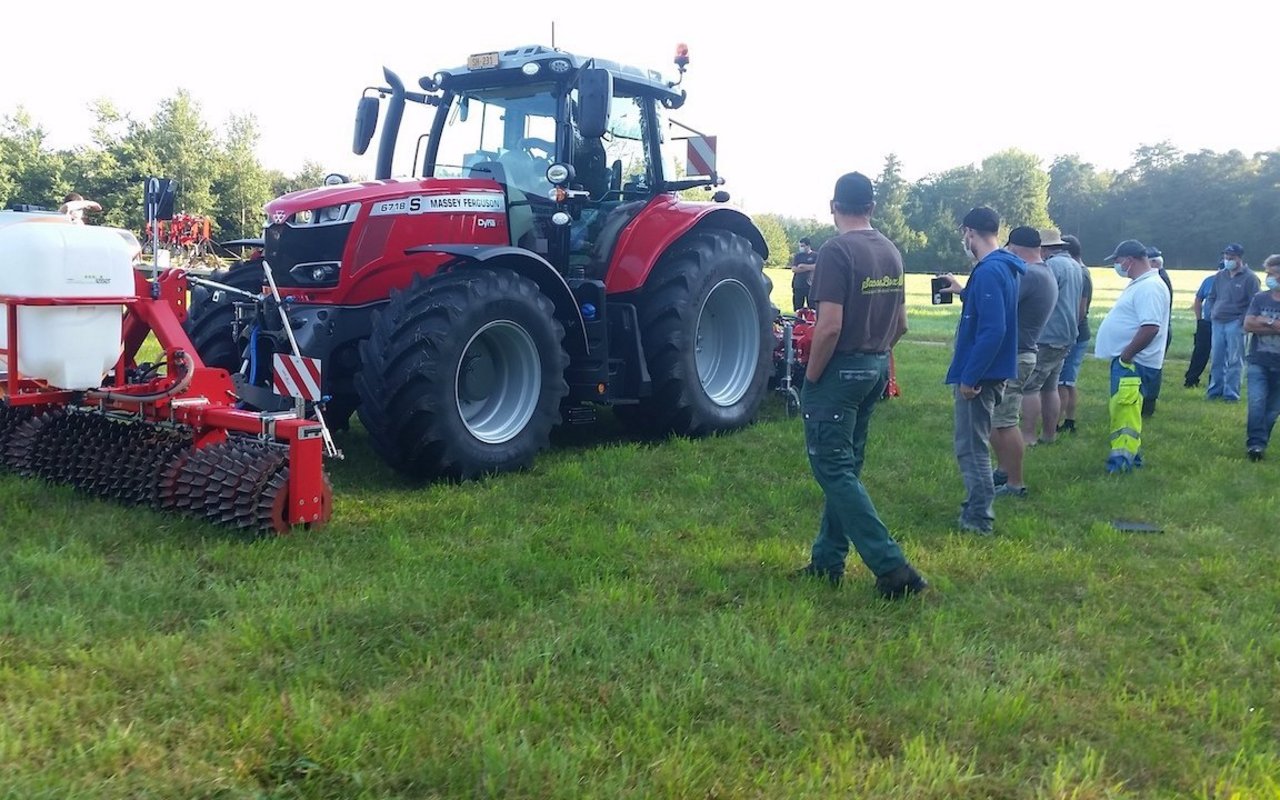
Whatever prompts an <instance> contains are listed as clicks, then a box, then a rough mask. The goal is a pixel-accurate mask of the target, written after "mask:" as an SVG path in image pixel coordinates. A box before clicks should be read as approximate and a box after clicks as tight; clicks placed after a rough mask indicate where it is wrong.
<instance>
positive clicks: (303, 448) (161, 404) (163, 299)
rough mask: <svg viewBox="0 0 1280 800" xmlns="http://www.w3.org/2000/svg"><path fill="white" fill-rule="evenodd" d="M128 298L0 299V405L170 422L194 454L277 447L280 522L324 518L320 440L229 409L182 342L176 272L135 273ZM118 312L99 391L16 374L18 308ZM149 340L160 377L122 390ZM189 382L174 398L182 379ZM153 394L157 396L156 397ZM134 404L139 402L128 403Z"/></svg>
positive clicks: (280, 420) (225, 393) (223, 382)
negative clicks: (115, 345) (117, 347)
mask: <svg viewBox="0 0 1280 800" xmlns="http://www.w3.org/2000/svg"><path fill="white" fill-rule="evenodd" d="M135 283H136V291H137V294H136V295H135V296H132V297H16V296H10V295H0V303H4V304H5V305H7V306H8V307H9V313H8V331H7V333H8V337H9V338H8V347H7V348H0V354H3V355H4V356H5V357H6V362H7V374H6V375H5V376H4V378H5V379H4V385H3V388H0V400H3V401H5V402H7V403H8V404H9V405H10V406H24V405H31V406H60V405H76V406H81V407H91V408H101V409H103V410H106V411H115V412H122V413H127V414H130V415H132V416H135V417H138V418H140V419H142V420H144V421H147V422H170V423H176V424H179V425H184V426H187V427H188V428H190V429H191V430H192V432H193V434H194V436H193V441H194V443H195V446H196V449H200V448H204V447H207V446H209V445H211V444H216V443H218V442H222V441H225V440H226V439H227V433H228V432H230V431H234V432H237V433H245V434H250V435H253V436H257V437H261V438H263V439H273V440H276V441H278V442H283V443H285V444H287V445H288V447H289V488H288V508H287V511H286V512H285V514H284V519H282V520H281V522H282V523H286V524H287V525H288V526H293V525H304V524H305V525H317V524H323V523H324V522H327V521H328V519H329V517H330V515H331V513H332V508H331V502H330V496H329V491H330V490H329V489H328V486H327V485H326V482H325V477H324V439H323V436H322V430H321V427H320V425H319V423H317V422H313V421H310V420H305V419H297V418H296V417H293V416H292V415H283V416H282V415H278V414H277V415H271V414H259V413H257V412H252V411H242V410H239V409H237V408H235V406H234V404H235V402H236V396H235V393H234V385H233V384H232V382H231V376H230V375H228V374H227V372H226V370H222V369H214V368H212V367H206V366H205V365H204V364H203V362H201V361H200V356H199V354H197V353H196V349H195V347H194V346H193V345H192V344H191V340H190V338H188V337H187V333H186V331H184V330H183V328H182V323H183V321H184V320H185V319H186V316H187V278H186V274H185V273H184V272H182V271H181V270H170V271H166V272H162V273H161V274H160V275H159V277H158V279H157V281H156V283H155V284H154V289H153V284H152V283H151V281H150V280H148V279H147V278H146V277H145V276H143V275H142V274H141V273H136V274H135ZM49 306H53V307H69V306H123V307H124V335H123V339H124V347H123V350H122V352H121V355H120V360H119V361H118V362H117V363H116V369H115V380H114V382H113V383H112V384H111V385H108V386H104V387H103V389H102V390H94V391H87V392H86V391H65V390H62V389H57V388H53V387H50V386H48V385H47V384H45V383H44V382H42V381H37V380H32V379H29V378H24V377H23V376H22V375H20V374H19V372H18V364H19V357H18V354H19V349H20V344H21V343H20V342H19V339H18V313H17V309H19V308H23V307H49ZM152 333H154V334H155V337H156V340H157V341H158V342H159V343H160V347H161V348H162V349H163V351H164V359H165V361H166V364H167V367H168V369H167V375H165V376H164V377H161V378H156V379H154V380H152V381H149V382H146V383H135V384H128V383H126V377H127V374H128V370H131V369H135V368H136V367H137V366H138V361H137V357H138V351H139V350H140V349H141V348H142V345H143V343H144V342H145V341H146V339H147V336H148V335H150V334H152ZM188 375H189V376H190V381H189V382H187V385H186V386H185V387H183V388H182V389H181V390H179V391H174V389H175V387H177V386H178V384H180V383H181V382H182V380H184V379H185V378H186V377H187V376H188ZM157 395H160V397H157ZM133 397H137V398H138V399H133Z"/></svg>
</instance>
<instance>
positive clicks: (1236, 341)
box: [1206, 243, 1260, 403]
mask: <svg viewBox="0 0 1280 800" xmlns="http://www.w3.org/2000/svg"><path fill="white" fill-rule="evenodd" d="M1259 286H1260V283H1259V281H1258V276H1257V275H1254V274H1253V270H1251V269H1249V267H1248V266H1246V265H1245V263H1244V247H1242V246H1241V245H1239V244H1236V243H1232V244H1229V245H1227V246H1226V248H1224V249H1223V251H1222V269H1221V270H1219V271H1218V274H1217V275H1214V276H1213V288H1212V289H1210V290H1209V302H1211V303H1213V350H1212V352H1211V353H1210V355H1209V361H1210V365H1209V391H1208V392H1206V396H1207V397H1208V399H1210V400H1225V401H1227V402H1228V403H1238V402H1239V401H1240V373H1241V372H1242V371H1243V369H1244V316H1245V312H1246V311H1248V310H1249V303H1250V302H1251V301H1252V300H1253V296H1254V295H1255V294H1257V293H1258V288H1259Z"/></svg>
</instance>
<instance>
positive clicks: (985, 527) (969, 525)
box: [956, 517, 995, 536]
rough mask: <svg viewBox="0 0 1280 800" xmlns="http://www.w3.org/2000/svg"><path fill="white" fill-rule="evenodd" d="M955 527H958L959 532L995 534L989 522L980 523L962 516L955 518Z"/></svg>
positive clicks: (980, 534) (982, 534)
mask: <svg viewBox="0 0 1280 800" xmlns="http://www.w3.org/2000/svg"><path fill="white" fill-rule="evenodd" d="M956 527H958V528H959V529H960V532H961V533H973V534H976V535H978V536H992V535H994V534H995V529H994V528H993V527H992V526H991V523H989V522H988V523H985V524H981V525H980V524H978V523H976V522H970V521H969V520H967V519H965V518H964V517H961V518H960V519H958V520H956Z"/></svg>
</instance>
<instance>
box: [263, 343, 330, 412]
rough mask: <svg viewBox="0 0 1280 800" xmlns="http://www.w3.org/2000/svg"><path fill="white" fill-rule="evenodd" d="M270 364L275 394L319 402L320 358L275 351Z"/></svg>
mask: <svg viewBox="0 0 1280 800" xmlns="http://www.w3.org/2000/svg"><path fill="white" fill-rule="evenodd" d="M271 366H272V372H273V373H274V374H273V375H272V383H273V384H274V385H275V389H276V394H282V395H284V396H285V397H301V398H302V399H303V400H310V401H311V402H313V403H318V402H320V359H318V358H303V357H300V356H290V355H285V354H284V353H276V354H275V356H274V357H273V358H272V360H271Z"/></svg>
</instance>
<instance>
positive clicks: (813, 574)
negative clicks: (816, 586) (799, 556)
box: [791, 562, 844, 586]
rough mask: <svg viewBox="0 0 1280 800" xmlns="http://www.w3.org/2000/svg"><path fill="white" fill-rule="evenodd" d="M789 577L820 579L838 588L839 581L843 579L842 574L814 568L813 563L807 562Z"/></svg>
mask: <svg viewBox="0 0 1280 800" xmlns="http://www.w3.org/2000/svg"><path fill="white" fill-rule="evenodd" d="M791 577H792V578H793V579H799V578H821V579H823V580H825V581H826V582H827V583H829V584H831V585H832V586H839V585H840V581H842V580H843V579H844V573H843V572H836V571H835V570H832V569H821V568H819V567H816V566H814V564H813V562H809V563H808V564H805V565H804V566H803V567H801V568H800V569H798V570H796V571H795V572H792V573H791Z"/></svg>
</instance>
